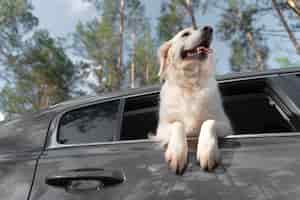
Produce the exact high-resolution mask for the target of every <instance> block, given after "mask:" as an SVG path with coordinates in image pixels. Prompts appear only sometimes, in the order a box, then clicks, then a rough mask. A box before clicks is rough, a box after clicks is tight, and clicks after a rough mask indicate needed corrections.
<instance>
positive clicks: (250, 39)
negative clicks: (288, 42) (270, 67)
mask: <svg viewBox="0 0 300 200" xmlns="http://www.w3.org/2000/svg"><path fill="white" fill-rule="evenodd" d="M246 38H247V41H248V43H249V45H250V47H251V48H252V49H254V51H255V58H256V69H257V70H258V71H263V70H264V69H263V67H264V63H263V58H262V55H261V52H260V49H259V48H257V46H256V44H255V41H254V38H253V33H252V32H247V33H246Z"/></svg>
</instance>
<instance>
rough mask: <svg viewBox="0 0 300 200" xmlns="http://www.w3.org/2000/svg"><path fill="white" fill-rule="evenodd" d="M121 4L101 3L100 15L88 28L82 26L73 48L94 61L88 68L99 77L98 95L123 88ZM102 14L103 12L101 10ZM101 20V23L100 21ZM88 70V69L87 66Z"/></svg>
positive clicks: (108, 1)
mask: <svg viewBox="0 0 300 200" xmlns="http://www.w3.org/2000/svg"><path fill="white" fill-rule="evenodd" d="M117 3H118V2H117V1H110V0H104V1H102V2H101V4H100V6H99V9H100V8H101V11H103V12H101V15H100V17H99V18H96V19H94V20H93V21H91V22H87V23H86V24H83V23H79V24H78V25H77V28H76V33H75V34H74V46H75V49H77V51H78V52H79V53H80V56H82V57H84V58H86V59H88V60H90V61H91V64H90V65H88V66H90V67H91V68H92V69H93V72H94V73H95V74H96V77H97V80H98V83H99V87H100V88H99V87H93V88H94V89H95V92H97V93H99V92H102V91H112V90H116V89H119V88H120V83H121V78H122V77H121V73H120V71H119V70H120V69H118V67H117V66H118V62H119V63H120V59H118V58H119V53H120V49H119V46H120V44H119V35H118V32H119V31H117V29H118V23H117V22H118V21H117V20H118V16H117V15H115V13H118V9H119V8H118V4H117ZM99 13H100V10H99ZM99 19H100V20H99ZM84 66H87V65H84Z"/></svg>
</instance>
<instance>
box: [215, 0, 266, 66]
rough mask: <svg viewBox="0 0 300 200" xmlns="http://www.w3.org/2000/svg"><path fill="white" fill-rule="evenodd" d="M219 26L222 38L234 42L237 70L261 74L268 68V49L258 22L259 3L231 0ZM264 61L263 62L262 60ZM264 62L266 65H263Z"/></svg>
mask: <svg viewBox="0 0 300 200" xmlns="http://www.w3.org/2000/svg"><path fill="white" fill-rule="evenodd" d="M227 4H228V6H227V8H226V9H225V10H224V12H223V13H222V15H221V20H220V22H219V23H218V26H217V33H218V36H219V37H220V38H221V39H222V40H225V41H230V43H231V47H232V48H231V58H230V64H231V68H232V70H233V71H259V70H263V68H266V67H267V66H266V60H267V57H268V52H269V50H268V47H267V46H266V44H265V43H264V38H263V37H262V34H261V27H258V26H257V23H254V22H256V19H258V18H259V16H260V13H259V11H258V7H259V6H260V5H259V4H258V3H255V2H251V1H247V2H246V1H244V0H230V1H228V2H227ZM260 59H261V61H260ZM259 62H262V63H259Z"/></svg>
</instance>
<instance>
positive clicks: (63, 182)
mask: <svg viewBox="0 0 300 200" xmlns="http://www.w3.org/2000/svg"><path fill="white" fill-rule="evenodd" d="M124 181H125V175H124V173H123V172H122V171H120V170H104V169H98V168H83V169H71V170H64V171H59V172H58V173H56V174H53V175H49V176H47V177H46V180H45V182H46V184H48V185H50V186H54V187H60V188H64V189H65V190H66V191H86V190H100V189H102V188H105V187H108V186H113V185H117V184H120V183H122V182H124Z"/></svg>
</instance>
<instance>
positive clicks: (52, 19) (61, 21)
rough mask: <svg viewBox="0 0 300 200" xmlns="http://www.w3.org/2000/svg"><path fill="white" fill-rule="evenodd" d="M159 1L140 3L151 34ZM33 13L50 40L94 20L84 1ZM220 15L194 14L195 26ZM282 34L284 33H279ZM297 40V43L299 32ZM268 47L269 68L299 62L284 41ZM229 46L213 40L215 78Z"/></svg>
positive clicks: (69, 0) (47, 5)
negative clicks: (284, 60)
mask: <svg viewBox="0 0 300 200" xmlns="http://www.w3.org/2000/svg"><path fill="white" fill-rule="evenodd" d="M162 2H163V0H151V1H150V0H142V3H144V5H145V8H146V12H145V15H146V17H147V18H148V19H149V20H150V24H151V26H152V32H154V31H155V29H156V26H157V22H158V17H159V16H160V14H161V13H160V12H161V9H160V7H161V3H162ZM32 3H33V7H34V10H33V13H34V14H35V15H36V16H37V17H38V18H39V27H40V28H44V29H47V30H49V31H50V33H51V35H52V36H54V37H68V34H70V33H73V32H74V31H75V27H76V25H77V23H78V22H79V21H81V22H88V21H90V20H92V19H94V18H95V17H96V16H97V11H96V9H95V7H94V6H93V5H92V4H91V3H89V2H87V1H84V0H51V1H45V0H32ZM219 17H220V13H218V10H217V9H213V10H209V11H208V12H206V13H205V14H204V15H201V12H198V15H197V16H196V19H197V22H198V24H199V25H200V27H201V26H203V25H211V26H213V27H216V25H217V23H218V21H219ZM260 23H263V24H265V25H267V26H269V28H270V29H279V28H278V27H280V23H279V21H278V20H277V19H275V20H274V15H269V16H268V15H266V16H264V17H263V18H262V19H260V21H257V24H260ZM283 34H285V33H283ZM297 37H298V38H299V39H300V34H299V32H298V33H297ZM266 41H267V43H268V46H270V47H271V53H270V56H269V58H268V65H269V66H270V68H277V67H278V65H279V64H278V63H277V62H276V58H278V57H289V58H290V59H291V60H292V61H293V60H295V61H299V56H297V55H296V54H295V52H294V48H293V46H292V44H291V43H290V41H288V39H287V37H285V38H284V37H270V39H267V40H266ZM229 46H230V43H228V42H224V41H221V40H220V39H219V38H218V37H216V36H215V39H214V42H213V44H212V47H213V48H214V52H215V57H216V62H217V64H216V66H217V67H216V71H217V74H226V73H229V72H230V64H229V57H230V48H229Z"/></svg>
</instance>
